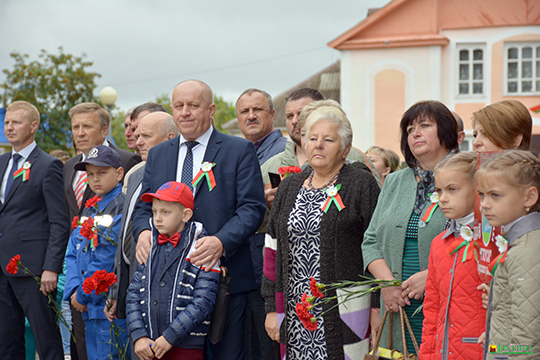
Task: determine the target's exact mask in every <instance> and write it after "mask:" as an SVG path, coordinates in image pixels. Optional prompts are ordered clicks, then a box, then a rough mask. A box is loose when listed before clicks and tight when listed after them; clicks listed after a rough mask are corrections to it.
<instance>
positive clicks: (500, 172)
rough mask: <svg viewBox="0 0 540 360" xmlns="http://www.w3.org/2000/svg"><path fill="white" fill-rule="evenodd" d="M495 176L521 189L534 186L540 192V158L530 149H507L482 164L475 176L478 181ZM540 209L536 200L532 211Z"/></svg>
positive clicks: (481, 181)
mask: <svg viewBox="0 0 540 360" xmlns="http://www.w3.org/2000/svg"><path fill="white" fill-rule="evenodd" d="M495 178H496V179H501V180H503V181H505V182H506V183H507V184H508V185H510V186H513V187H515V188H518V189H520V190H523V189H527V188H529V187H531V186H534V187H535V188H537V189H538V191H539V193H540V160H538V158H537V157H536V156H534V155H533V154H532V153H531V152H530V151H525V150H508V151H505V152H504V153H502V154H500V155H497V156H494V157H493V158H491V159H489V160H488V161H486V162H485V163H484V164H482V166H481V167H480V169H478V171H477V172H476V176H475V180H476V182H477V183H484V182H485V181H486V180H487V179H495ZM539 210H540V202H539V201H536V204H534V205H533V206H532V207H531V210H530V211H539Z"/></svg>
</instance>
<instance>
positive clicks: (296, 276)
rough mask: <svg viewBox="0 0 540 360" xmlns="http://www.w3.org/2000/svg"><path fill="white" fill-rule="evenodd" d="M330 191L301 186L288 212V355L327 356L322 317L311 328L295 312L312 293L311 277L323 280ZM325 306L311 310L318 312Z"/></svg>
mask: <svg viewBox="0 0 540 360" xmlns="http://www.w3.org/2000/svg"><path fill="white" fill-rule="evenodd" d="M326 199H327V195H326V193H325V192H323V191H322V190H308V189H306V188H305V187H303V186H302V188H301V189H300V191H299V192H298V195H297V197H296V202H295V204H294V207H293V209H292V211H291V214H290V216H289V221H288V224H287V233H288V238H289V248H290V251H289V286H288V289H287V325H288V326H287V338H288V341H287V355H288V358H289V359H326V358H327V352H326V340H325V337H324V326H323V319H322V317H320V318H318V319H317V321H318V326H317V330H315V331H309V330H307V329H306V328H305V327H304V326H303V325H302V322H301V321H300V319H299V318H298V316H297V315H296V310H295V307H296V304H297V303H299V302H301V299H302V294H304V293H308V295H310V294H311V292H310V288H309V282H310V279H311V278H312V277H313V278H315V280H317V281H319V280H320V230H321V227H320V224H321V217H322V214H323V212H322V210H321V208H322V206H323V204H324V202H325V201H326ZM321 312H322V306H320V305H319V306H317V307H315V308H314V309H313V310H312V311H311V313H312V314H313V315H314V316H319V315H320V314H321Z"/></svg>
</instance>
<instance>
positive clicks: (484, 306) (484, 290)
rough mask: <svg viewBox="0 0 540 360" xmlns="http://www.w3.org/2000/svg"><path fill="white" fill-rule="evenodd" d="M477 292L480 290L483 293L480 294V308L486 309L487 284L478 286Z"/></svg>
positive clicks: (487, 300)
mask: <svg viewBox="0 0 540 360" xmlns="http://www.w3.org/2000/svg"><path fill="white" fill-rule="evenodd" d="M477 289H478V290H482V291H483V292H484V293H483V294H482V307H483V308H484V309H487V308H488V303H489V285H488V284H484V283H482V284H480V285H478V287H477Z"/></svg>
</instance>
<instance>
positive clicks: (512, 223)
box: [502, 211, 536, 233]
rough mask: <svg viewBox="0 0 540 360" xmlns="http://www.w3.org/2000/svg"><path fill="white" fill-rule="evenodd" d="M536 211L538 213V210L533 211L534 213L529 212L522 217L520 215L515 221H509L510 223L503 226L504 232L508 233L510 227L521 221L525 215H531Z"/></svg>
mask: <svg viewBox="0 0 540 360" xmlns="http://www.w3.org/2000/svg"><path fill="white" fill-rule="evenodd" d="M534 213H536V211H535V212H532V213H529V214H527V215H523V216H522V217H519V218H517V219H516V220H514V221H512V222H510V223H508V224H506V225H504V226H503V227H502V231H503V233H508V232H509V231H510V229H511V228H512V226H514V225H515V224H516V223H517V222H518V221H521V220H522V219H523V218H524V217H526V216H529V215H532V214H534Z"/></svg>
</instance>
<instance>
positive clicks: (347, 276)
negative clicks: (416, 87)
mask: <svg viewBox="0 0 540 360" xmlns="http://www.w3.org/2000/svg"><path fill="white" fill-rule="evenodd" d="M301 117H304V118H305V119H306V125H305V129H306V135H305V141H306V151H307V154H308V161H309V166H308V167H307V168H306V169H305V170H304V171H303V172H301V173H299V174H294V175H292V176H288V177H287V178H285V179H284V180H283V182H282V183H281V184H280V186H279V190H278V191H277V193H276V198H275V200H274V204H273V207H272V212H271V214H270V218H269V221H268V228H267V235H266V243H265V258H264V275H263V285H262V293H263V297H264V299H265V307H266V312H267V318H266V329H267V332H268V334H269V336H270V338H271V339H273V340H276V341H280V342H281V344H282V358H284V357H285V355H286V358H287V359H343V358H346V356H348V357H349V358H351V359H363V357H364V354H365V353H366V352H367V350H368V342H369V333H368V323H369V314H370V309H369V304H370V299H368V300H367V304H368V305H367V307H366V308H365V309H363V310H361V311H358V312H356V313H349V314H344V313H340V311H341V309H339V308H338V307H336V308H333V309H332V310H329V309H330V308H331V307H332V306H333V305H335V304H336V301H335V300H334V301H332V302H330V303H328V304H325V305H324V306H320V305H318V306H316V307H315V308H314V309H313V310H312V313H313V315H314V316H320V315H321V313H322V311H325V314H324V315H323V316H322V318H318V326H317V329H316V330H314V331H309V330H307V329H306V328H305V327H304V326H303V325H302V323H301V321H300V320H299V318H298V316H297V314H296V312H295V306H296V304H297V303H299V302H301V297H302V294H303V293H308V294H310V293H311V292H310V286H309V282H310V278H312V277H313V278H315V280H317V281H319V282H322V283H332V282H336V281H338V280H359V277H358V275H362V274H363V273H364V266H363V263H362V251H361V244H362V239H363V234H364V231H365V230H366V229H367V226H368V224H369V222H370V219H371V215H372V213H373V211H374V209H375V206H376V203H377V197H378V194H379V187H378V185H377V183H376V181H375V179H374V178H373V176H372V175H371V173H370V172H369V170H367V168H365V169H363V168H362V165H360V164H356V165H354V166H353V165H349V164H347V163H346V161H345V158H346V157H347V154H348V153H349V150H350V149H351V142H352V130H351V125H350V122H349V120H348V119H347V117H346V115H345V113H344V112H343V110H342V109H341V107H340V106H339V104H337V103H336V102H335V101H331V100H327V101H316V102H313V103H312V104H310V105H308V106H307V107H306V108H304V110H303V111H302V114H301ZM327 190H329V191H328V192H327ZM336 190H337V194H338V195H335V194H336V192H335V191H336ZM332 194H334V196H335V197H336V198H337V197H338V196H339V197H340V198H341V199H342V201H343V205H344V206H343V207H342V206H339V207H338V206H337V205H336V204H335V203H333V202H330V205H329V206H324V205H325V203H326V202H327V200H328V199H331V196H332ZM323 207H324V209H323ZM340 208H341V209H340ZM326 296H335V292H334V293H331V292H329V293H327V295H326ZM344 315H345V316H344ZM347 317H348V318H347ZM350 318H354V320H355V321H352V322H347V320H348V319H350ZM278 319H279V320H278ZM343 319H345V321H343ZM347 324H349V325H351V327H349V326H348V325H347ZM284 345H285V346H284Z"/></svg>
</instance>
